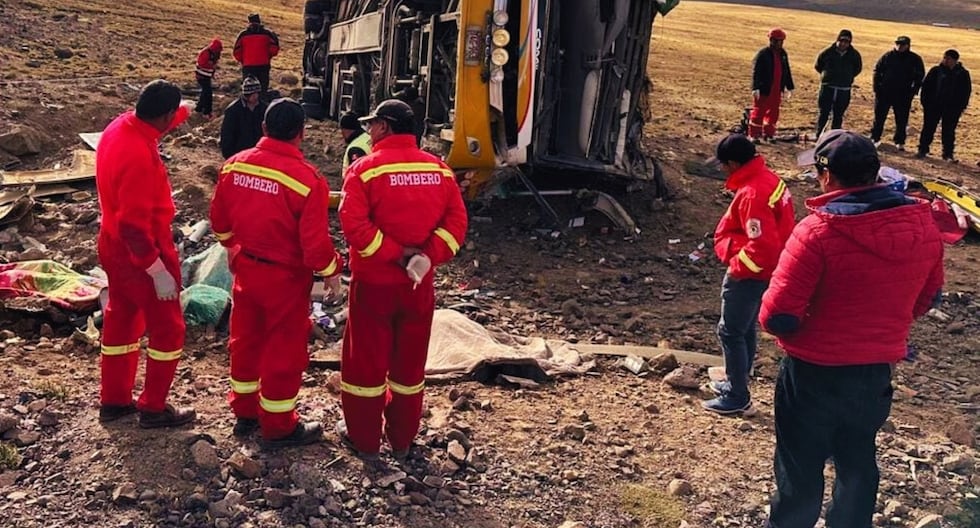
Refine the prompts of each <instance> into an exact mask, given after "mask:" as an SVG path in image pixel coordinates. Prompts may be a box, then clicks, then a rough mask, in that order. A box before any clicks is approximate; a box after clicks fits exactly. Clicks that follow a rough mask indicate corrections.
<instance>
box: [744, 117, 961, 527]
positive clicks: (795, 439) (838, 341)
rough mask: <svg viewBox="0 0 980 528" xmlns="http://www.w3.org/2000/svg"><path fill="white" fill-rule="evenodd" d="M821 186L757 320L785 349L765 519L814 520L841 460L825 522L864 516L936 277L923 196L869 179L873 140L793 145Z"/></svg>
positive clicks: (779, 522)
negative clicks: (828, 472)
mask: <svg viewBox="0 0 980 528" xmlns="http://www.w3.org/2000/svg"><path fill="white" fill-rule="evenodd" d="M800 161H801V164H813V165H816V168H817V173H818V179H819V181H820V187H821V189H822V190H823V191H824V192H825V193H826V194H823V195H821V196H818V197H816V198H812V199H810V200H807V202H806V204H807V208H808V209H809V210H810V213H811V214H810V216H808V217H806V218H805V219H803V220H802V221H800V223H799V225H797V226H796V228H795V229H794V230H793V234H792V237H791V238H790V240H789V241H788V242H787V244H786V249H785V251H784V252H783V254H782V255H781V256H780V258H779V264H778V265H777V266H776V271H775V272H774V273H773V276H772V281H771V285H770V287H769V289H768V290H767V291H766V293H765V295H764V296H763V299H762V310H761V313H760V315H759V320H760V322H761V323H762V325H763V327H764V328H765V329H766V330H767V331H769V332H770V333H772V334H774V335H776V336H777V338H778V342H779V346H780V347H781V348H782V349H783V350H784V351H785V352H786V357H785V358H784V359H783V361H782V364H781V366H780V369H779V376H778V377H777V379H776V395H775V399H774V409H775V423H776V455H775V462H774V471H775V476H776V487H777V491H776V494H775V495H774V496H773V498H772V508H771V512H770V515H769V526H770V527H772V528H796V527H803V526H806V527H810V526H813V525H814V523H815V522H817V519H818V517H819V515H820V508H821V503H822V500H823V484H824V477H823V470H824V464H825V463H826V461H827V459H828V458H833V460H834V466H835V468H836V480H835V482H834V492H833V497H834V500H833V503H832V504H831V506H830V507H829V508H828V509H827V518H826V521H827V525H828V526H834V527H838V526H841V527H847V526H855V527H857V526H862V527H863V526H871V516H872V514H873V513H874V509H875V496H876V494H877V491H878V479H879V474H878V466H877V464H876V462H875V435H876V434H877V433H878V429H879V428H880V427H881V426H882V425H883V424H884V423H885V420H886V419H887V418H888V413H889V412H890V410H891V398H892V387H891V373H892V368H893V365H894V364H895V363H896V362H897V361H899V360H900V359H902V358H903V357H904V356H905V354H906V340H907V338H908V335H909V328H910V327H911V325H912V321H913V319H914V318H917V317H920V316H922V315H924V314H925V313H926V312H927V311H928V310H929V308H930V306H931V304H932V302H933V300H934V299H935V298H936V297H937V295H938V294H939V291H940V288H941V287H942V283H943V244H942V240H941V239H940V234H939V230H938V229H937V227H936V225H935V222H934V220H933V217H932V213H931V209H930V207H929V204H928V203H926V202H925V201H923V200H917V199H914V198H909V197H906V196H905V195H904V194H902V193H900V192H898V191H895V190H893V189H889V188H888V187H887V185H875V181H876V177H877V174H878V169H879V160H878V154H877V152H876V150H875V147H874V144H873V143H872V142H871V140H869V139H867V138H865V137H863V136H860V135H858V134H855V133H853V132H849V131H845V130H833V131H831V132H829V133H827V134H825V135H824V136H823V137H821V138H820V141H819V142H818V143H817V145H816V148H815V149H813V150H811V151H808V152H805V153H804V154H803V155H801V157H800Z"/></svg>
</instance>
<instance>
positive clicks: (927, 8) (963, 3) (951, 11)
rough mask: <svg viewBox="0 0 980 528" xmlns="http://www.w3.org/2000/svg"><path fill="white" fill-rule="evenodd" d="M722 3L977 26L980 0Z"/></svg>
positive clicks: (744, 0) (749, 0)
mask: <svg viewBox="0 0 980 528" xmlns="http://www.w3.org/2000/svg"><path fill="white" fill-rule="evenodd" d="M685 1H688V2H692V1H696V0H685ZM723 1H724V0H723ZM726 3H731V4H742V5H757V6H767V7H782V8H788V9H800V10H804V11H816V12H819V13H834V14H838V15H846V16H853V17H858V18H868V19H873V20H888V21H892V22H911V23H919V24H933V23H945V24H951V25H953V26H955V27H965V28H974V29H980V2H977V1H976V0H931V1H930V0H903V1H899V2H896V1H894V0H860V1H855V0H728V1H727V2H726Z"/></svg>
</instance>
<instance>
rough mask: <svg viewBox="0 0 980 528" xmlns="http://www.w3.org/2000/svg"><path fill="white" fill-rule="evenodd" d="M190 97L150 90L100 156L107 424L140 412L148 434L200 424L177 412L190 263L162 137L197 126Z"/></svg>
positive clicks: (165, 88)
mask: <svg viewBox="0 0 980 528" xmlns="http://www.w3.org/2000/svg"><path fill="white" fill-rule="evenodd" d="M189 113H190V110H189V106H188V105H187V104H186V103H185V104H181V101H180V88H178V87H177V86H176V85H174V84H173V83H169V82H167V81H164V80H157V81H153V82H151V83H149V84H147V85H146V86H144V87H143V90H141V91H140V94H139V99H138V100H137V101H136V110H135V111H134V112H132V111H131V112H126V113H124V114H122V115H120V116H119V117H117V118H115V119H114V120H113V121H112V122H111V123H109V126H107V127H106V129H105V131H104V132H103V133H102V139H101V141H99V149H98V150H97V151H96V154H95V165H96V170H95V185H96V187H97V189H98V193H99V209H100V210H101V212H102V225H101V226H100V228H99V262H100V263H101V264H102V267H103V268H104V269H105V271H106V275H108V277H109V303H108V304H107V305H106V308H105V321H104V323H103V327H102V355H101V358H102V390H101V403H102V406H101V408H100V409H99V421H100V422H111V421H115V420H118V419H120V418H122V417H124V416H127V415H129V414H132V413H134V412H137V411H139V413H140V415H139V425H140V427H143V428H155V427H174V426H178V425H183V424H185V423H188V422H191V421H193V420H194V418H195V416H196V414H195V413H194V410H193V409H190V408H186V409H179V408H176V407H174V406H172V405H170V404H168V403H167V395H168V394H169V392H170V385H171V384H172V383H173V380H174V373H175V372H176V371H177V362H178V361H179V360H180V355H181V353H182V352H183V350H184V315H183V313H182V311H181V309H180V300H179V296H180V262H179V261H178V258H177V248H176V247H175V246H174V239H173V231H172V230H171V224H172V223H173V221H174V214H175V208H174V201H173V199H172V198H171V196H170V181H169V180H168V179H167V168H166V167H165V166H164V164H163V161H162V160H161V159H160V152H159V150H158V149H159V145H158V142H159V141H160V136H162V135H163V134H165V133H167V132H169V131H170V130H173V129H174V128H176V127H178V126H179V125H180V124H181V123H183V122H184V121H185V120H186V119H187V115H188V114H189ZM144 332H146V333H148V334H149V346H148V347H147V349H146V378H145V381H144V383H143V393H142V394H141V395H140V397H139V400H138V401H136V402H135V403H134V402H133V386H134V385H135V382H136V370H137V368H138V367H139V358H140V338H141V337H142V336H143V333H144Z"/></svg>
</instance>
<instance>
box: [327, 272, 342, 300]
mask: <svg viewBox="0 0 980 528" xmlns="http://www.w3.org/2000/svg"><path fill="white" fill-rule="evenodd" d="M324 286H326V293H325V295H324V296H323V297H324V298H325V299H334V298H336V297H338V296H340V274H339V273H338V274H336V275H334V276H333V277H327V278H326V279H324Z"/></svg>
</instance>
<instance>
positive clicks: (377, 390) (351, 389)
mask: <svg viewBox="0 0 980 528" xmlns="http://www.w3.org/2000/svg"><path fill="white" fill-rule="evenodd" d="M387 388H388V385H387V384H384V385H378V386H377V387H361V386H360V385H352V384H350V383H347V382H346V381H342V382H340V390H342V391H344V392H346V393H347V394H353V395H354V396H360V397H361V398H377V397H378V396H383V395H384V393H385V390H386V389H387Z"/></svg>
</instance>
